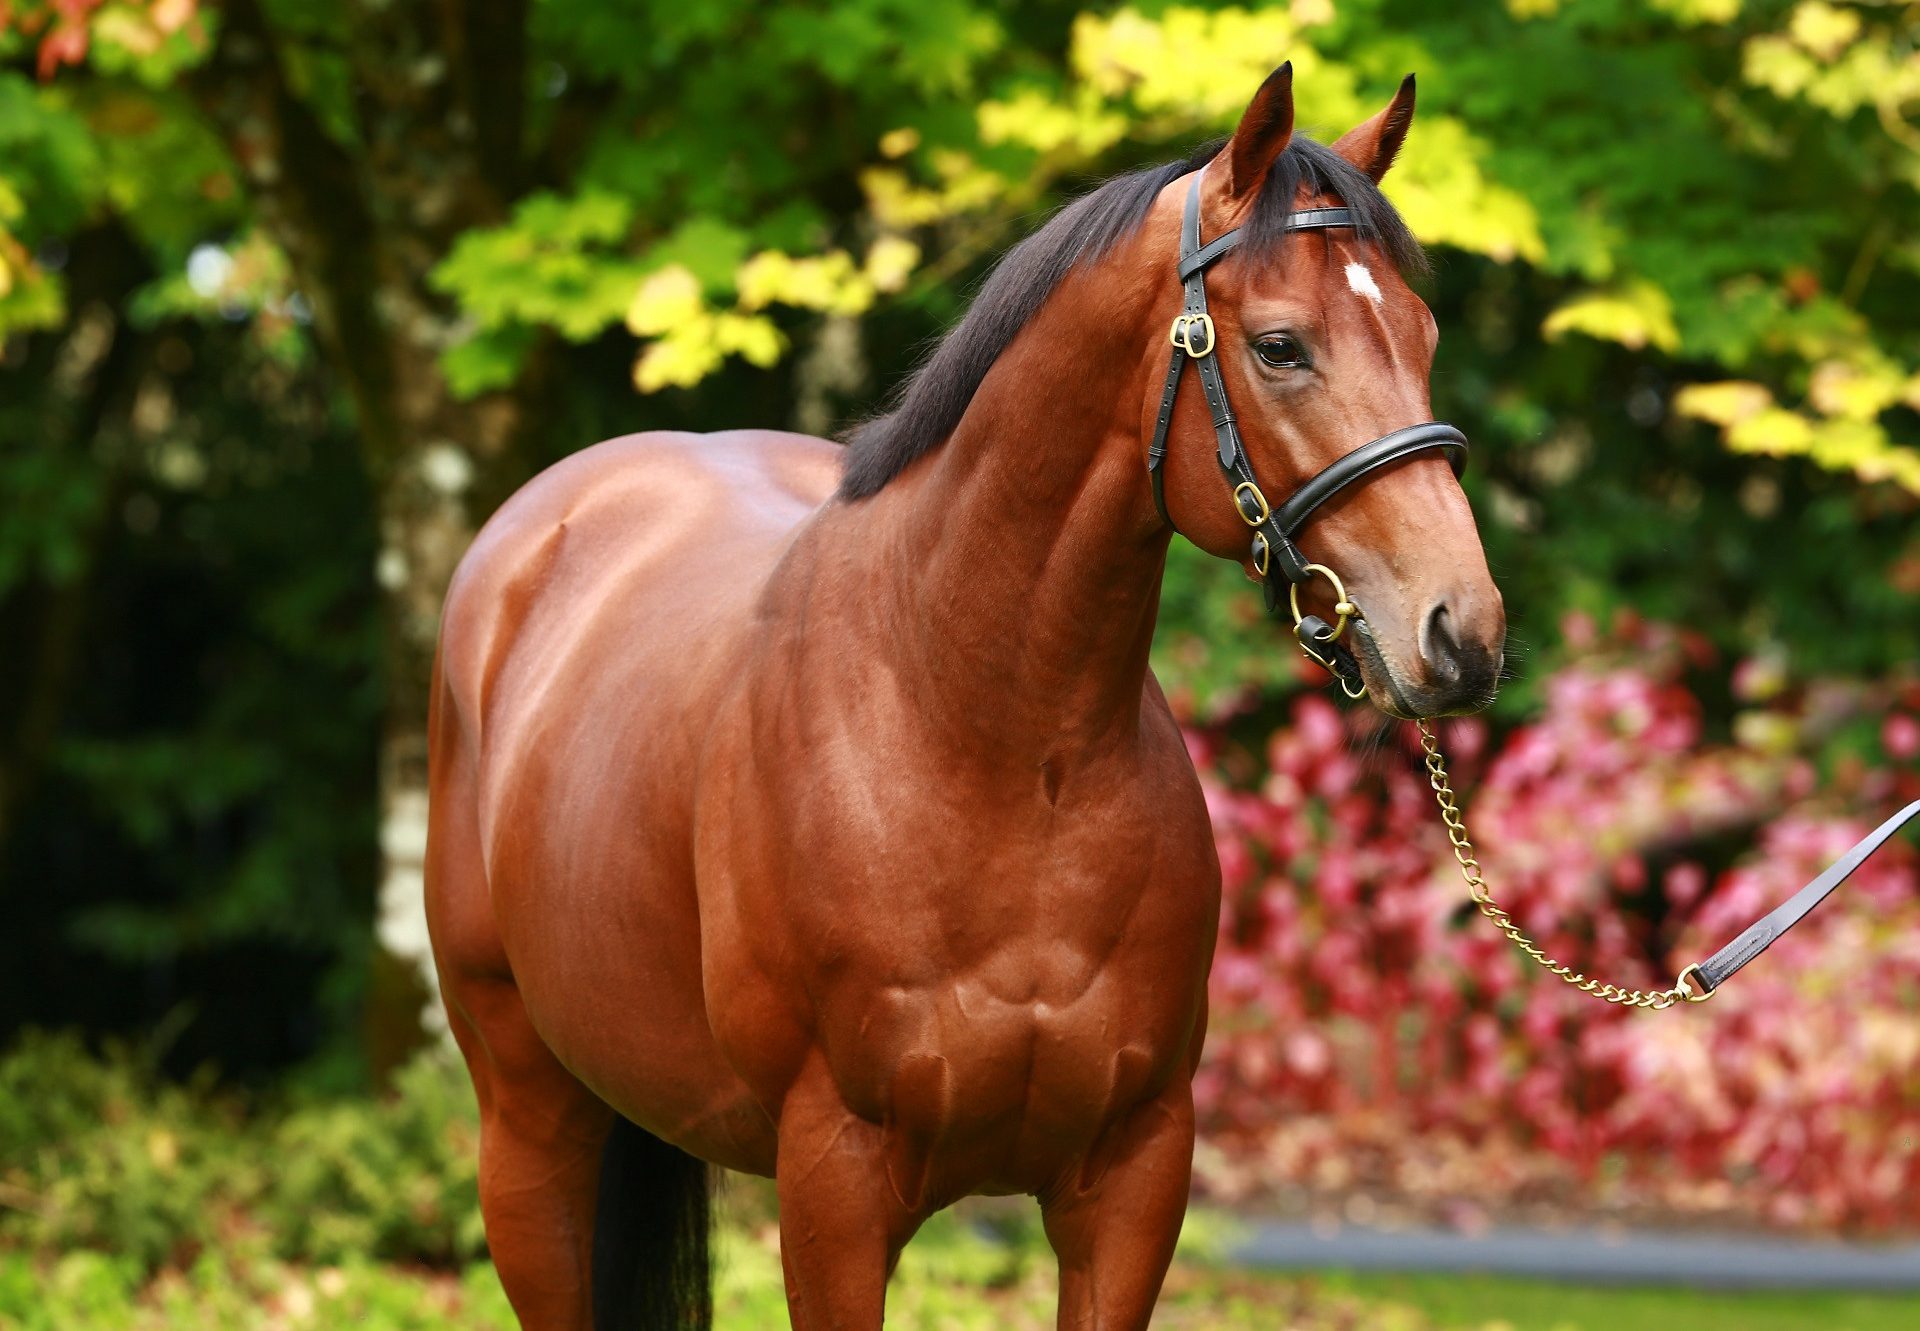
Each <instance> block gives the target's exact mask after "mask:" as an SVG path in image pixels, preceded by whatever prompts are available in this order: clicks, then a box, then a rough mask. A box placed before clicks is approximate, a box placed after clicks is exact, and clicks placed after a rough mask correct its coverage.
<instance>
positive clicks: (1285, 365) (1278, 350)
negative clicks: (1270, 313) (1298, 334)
mask: <svg viewBox="0 0 1920 1331" xmlns="http://www.w3.org/2000/svg"><path fill="white" fill-rule="evenodd" d="M1253 354H1254V355H1256V356H1258V357H1259V358H1260V359H1261V360H1263V361H1265V362H1266V363H1267V364H1269V365H1271V366H1273V368H1274V369H1276V370H1304V369H1305V368H1306V367H1307V349H1306V348H1305V347H1303V346H1301V345H1300V344H1299V343H1298V342H1296V341H1294V340H1293V339H1292V338H1290V337H1288V336H1286V335H1285V334H1284V333H1273V334H1269V335H1268V336H1266V337H1263V338H1261V339H1260V340H1259V341H1258V342H1255V343H1254V344H1253Z"/></svg>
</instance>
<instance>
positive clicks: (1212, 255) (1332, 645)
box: [1147, 172, 1467, 685]
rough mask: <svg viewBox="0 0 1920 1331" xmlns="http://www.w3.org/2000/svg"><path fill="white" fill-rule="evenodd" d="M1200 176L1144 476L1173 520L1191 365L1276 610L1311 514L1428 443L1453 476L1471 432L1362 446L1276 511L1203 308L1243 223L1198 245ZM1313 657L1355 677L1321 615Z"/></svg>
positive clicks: (1415, 430)
mask: <svg viewBox="0 0 1920 1331" xmlns="http://www.w3.org/2000/svg"><path fill="white" fill-rule="evenodd" d="M1203 174H1204V172H1196V173H1195V174H1194V177H1193V183H1192V184H1191V185H1190V186H1189V187H1188V188H1187V203H1186V211H1185V214H1184V215H1183V217H1182V219H1181V222H1180V263H1179V275H1180V284H1181V287H1182V288H1183V289H1184V290H1185V292H1186V303H1185V305H1184V306H1183V308H1182V309H1181V312H1180V314H1179V315H1178V316H1176V317H1175V319H1174V321H1173V327H1172V329H1171V330H1170V331H1169V333H1168V340H1169V341H1171V342H1172V343H1173V347H1174V351H1173V355H1172V357H1171V358H1170V359H1169V361H1168V363H1167V382H1166V387H1165V388H1164V389H1163V390H1162V391H1161V394H1160V414H1159V416H1158V418H1157V419H1156V420H1155V421H1154V426H1153V442H1152V443H1151V444H1149V445H1148V446H1147V476H1148V478H1149V480H1151V482H1152V484H1153V502H1154V505H1155V507H1157V508H1158V509H1159V510H1160V516H1161V518H1162V519H1163V520H1165V521H1166V523H1167V525H1168V526H1169V527H1171V526H1172V525H1173V519H1172V518H1171V517H1169V516H1168V515H1167V500H1166V493H1165V480H1164V477H1163V475H1162V467H1163V465H1164V464H1165V462H1166V460H1167V429H1168V427H1169V426H1170V425H1171V424H1172V422H1173V404H1174V399H1175V398H1176V397H1177V396H1178V395H1179V392H1180V379H1181V371H1183V370H1184V369H1185V368H1186V366H1187V363H1188V362H1189V361H1191V362H1192V363H1193V364H1194V366H1195V368H1196V369H1197V370H1198V371H1199V374H1200V389H1201V392H1203V393H1204V394H1205V395H1206V399H1207V411H1208V413H1209V415H1210V416H1211V417H1212V419H1213V433H1214V439H1215V443H1216V445H1217V450H1218V457H1219V462H1220V469H1221V471H1222V472H1224V473H1225V474H1226V478H1227V483H1228V484H1229V485H1231V486H1232V487H1233V505H1234V508H1235V509H1236V510H1237V511H1238V512H1239V514H1240V520H1241V521H1242V522H1244V523H1246V524H1247V525H1248V526H1249V527H1251V528H1252V529H1253V554H1252V558H1253V566H1254V568H1255V569H1256V570H1258V571H1259V573H1260V576H1261V578H1262V579H1263V581H1264V585H1265V588H1266V594H1267V608H1268V609H1269V610H1273V609H1276V608H1277V607H1278V606H1279V604H1280V600H1281V595H1282V580H1283V579H1284V581H1285V582H1286V583H1287V584H1291V585H1294V586H1297V585H1298V584H1300V583H1303V582H1306V581H1307V580H1308V579H1309V578H1311V577H1312V576H1313V575H1312V572H1311V569H1312V567H1313V566H1312V565H1311V564H1310V563H1309V562H1308V560H1307V558H1306V556H1305V555H1303V554H1301V553H1300V548H1299V546H1297V545H1295V544H1294V539H1293V538H1294V534H1295V533H1296V532H1298V531H1299V530H1300V528H1301V527H1302V525H1304V524H1305V522H1306V520H1307V519H1308V518H1309V517H1311V516H1312V514H1313V511H1314V510H1315V509H1317V508H1319V507H1320V506H1321V505H1322V504H1324V503H1326V502H1327V500H1329V499H1331V498H1333V496H1334V495H1336V494H1338V493H1339V492H1340V491H1341V490H1343V489H1345V488H1346V487H1347V486H1349V485H1352V484H1353V483H1354V482H1355V481H1358V480H1361V479H1363V478H1365V477H1367V476H1369V475H1370V474H1372V473H1373V472H1375V471H1377V470H1379V469H1380V468H1382V467H1386V466H1389V465H1391V464H1392V463H1395V462H1399V461H1401V460H1402V459H1403V458H1409V457H1412V456H1414V455H1415V454H1417V453H1424V452H1426V451H1428V450H1429V449H1435V448H1437V449H1440V450H1442V451H1443V452H1445V453H1446V455H1447V461H1448V462H1449V463H1451V464H1452V466H1453V471H1454V474H1455V475H1456V476H1457V475H1459V474H1460V472H1461V470H1462V469H1463V468H1465V466H1466V465H1467V437H1466V436H1465V435H1464V434H1461V433H1460V431H1458V430H1456V429H1455V428H1454V427H1453V426H1451V425H1447V424H1444V423H1442V422H1440V421H1426V422H1424V423H1422V424H1419V425H1409V426H1407V427H1406V428H1405V429H1401V430H1395V431H1393V433H1391V434H1385V435H1382V436H1381V437H1380V438H1378V439H1375V440H1373V441H1372V442H1370V443H1365V444H1362V445H1360V447H1358V448H1356V449H1354V450H1353V451H1352V452H1350V453H1348V454H1347V455H1346V456H1344V457H1342V458H1340V459H1339V460H1338V461H1336V462H1334V463H1332V464H1331V465H1329V466H1328V467H1326V468H1325V469H1323V470H1322V471H1320V472H1318V473H1317V474H1316V475H1314V476H1313V477H1312V478H1310V479H1309V480H1308V481H1307V482H1306V484H1304V485H1302V486H1301V487H1300V488H1299V489H1298V490H1296V491H1294V493H1293V494H1292V496H1291V497H1289V498H1288V499H1287V501H1286V502H1285V503H1283V504H1281V505H1280V506H1279V507H1278V508H1277V509H1276V508H1274V507H1273V506H1272V505H1271V504H1270V503H1269V502H1268V500H1267V496H1266V494H1265V492H1264V491H1262V490H1261V488H1260V483H1259V481H1258V480H1257V479H1256V478H1255V476H1254V474H1253V461H1252V459H1251V458H1249V457H1248V456H1247V449H1246V445H1245V444H1244V443H1243V442H1242V441H1241V438H1240V426H1239V423H1238V422H1237V421H1236V420H1235V419H1234V415H1233V408H1232V406H1231V405H1229V404H1228V402H1227V385H1226V381H1225V380H1224V379H1223V378H1222V377H1221V374H1220V358H1219V357H1218V356H1216V355H1215V354H1214V351H1215V349H1216V346H1217V343H1218V333H1217V330H1216V329H1215V327H1214V323H1213V316H1212V315H1211V314H1210V313H1208V311H1207V269H1208V268H1209V267H1211V266H1212V265H1213V264H1214V263H1216V262H1218V261H1219V260H1220V259H1222V258H1224V257H1225V256H1227V255H1228V254H1231V253H1232V252H1233V251H1234V249H1235V247H1237V246H1238V245H1239V243H1240V239H1241V233H1240V231H1239V229H1238V228H1236V229H1235V230H1232V231H1229V232H1227V233H1226V234H1225V235H1223V236H1217V237H1215V238H1214V239H1213V240H1212V241H1211V242H1209V243H1207V244H1202V243H1201V241H1200V181H1201V177H1202V175H1203ZM1355 225H1356V223H1355V221H1354V217H1353V213H1352V210H1350V209H1347V208H1303V209H1300V210H1299V211H1297V212H1295V213H1293V214H1292V215H1291V216H1289V217H1288V218H1287V220H1286V223H1285V224H1284V228H1283V229H1284V230H1287V231H1325V230H1328V229H1331V228H1333V227H1351V226H1355ZM1296 632H1297V634H1298V636H1299V638H1300V644H1301V646H1302V647H1303V648H1305V649H1306V650H1307V653H1308V654H1309V655H1310V656H1312V657H1313V658H1314V659H1315V660H1317V661H1319V662H1320V663H1321V664H1322V665H1324V666H1326V667H1327V668H1328V669H1329V670H1331V671H1333V673H1334V674H1335V675H1336V676H1338V677H1339V678H1340V680H1341V682H1342V684H1343V685H1348V684H1352V683H1357V682H1358V680H1359V673H1360V672H1359V664H1358V663H1357V662H1356V661H1354V659H1353V656H1352V654H1351V653H1349V652H1348V651H1347V649H1346V647H1345V646H1344V645H1343V644H1340V643H1336V642H1335V641H1334V639H1335V638H1336V637H1338V635H1339V630H1338V629H1337V628H1335V627H1333V626H1331V625H1328V624H1327V623H1326V621H1325V620H1322V619H1320V618H1319V617H1318V616H1314V615H1308V616H1306V617H1304V618H1303V619H1302V620H1301V621H1300V624H1299V627H1298V629H1297V630H1296Z"/></svg>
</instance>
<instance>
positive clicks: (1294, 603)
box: [1287, 564, 1360, 642]
mask: <svg viewBox="0 0 1920 1331" xmlns="http://www.w3.org/2000/svg"><path fill="white" fill-rule="evenodd" d="M1315 573H1318V574H1319V575H1320V576H1321V577H1323V578H1325V579H1326V580H1327V581H1328V582H1330V583H1332V584H1333V597H1334V602H1333V617H1334V625H1333V636H1332V637H1331V638H1328V639H1327V641H1328V642H1338V641H1339V640H1340V635H1341V634H1342V633H1345V632H1346V631H1347V621H1348V620H1349V619H1351V618H1353V617H1354V616H1355V615H1357V614H1359V613H1360V607H1359V606H1357V605H1355V604H1354V603H1353V602H1352V601H1351V600H1349V599H1348V597H1347V584H1346V583H1344V582H1342V581H1340V575H1339V574H1338V573H1335V572H1334V571H1333V570H1332V569H1330V568H1328V567H1327V566H1326V565H1325V564H1308V565H1307V574H1308V576H1309V577H1311V576H1312V575H1313V574H1315ZM1304 581H1305V579H1302V581H1301V582H1296V583H1294V584H1293V585H1292V586H1291V587H1289V588H1288V589H1287V604H1288V605H1289V606H1290V607H1292V609H1293V624H1294V627H1295V628H1298V627H1299V626H1300V623H1301V621H1302V620H1304V619H1305V618H1306V616H1305V615H1304V614H1302V613H1301V611H1300V588H1301V586H1302V585H1303V583H1304Z"/></svg>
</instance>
